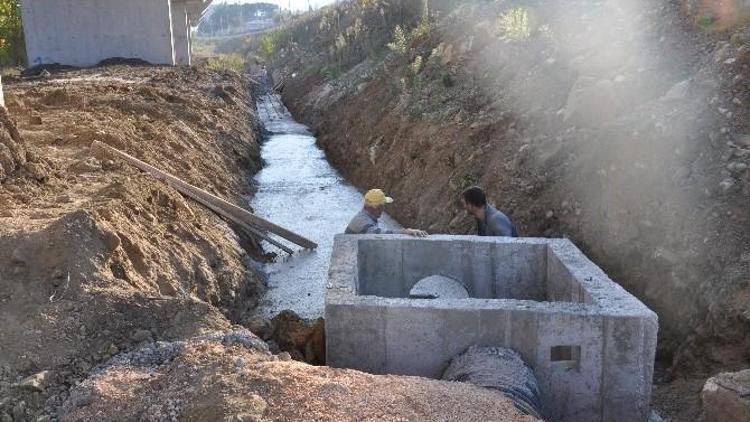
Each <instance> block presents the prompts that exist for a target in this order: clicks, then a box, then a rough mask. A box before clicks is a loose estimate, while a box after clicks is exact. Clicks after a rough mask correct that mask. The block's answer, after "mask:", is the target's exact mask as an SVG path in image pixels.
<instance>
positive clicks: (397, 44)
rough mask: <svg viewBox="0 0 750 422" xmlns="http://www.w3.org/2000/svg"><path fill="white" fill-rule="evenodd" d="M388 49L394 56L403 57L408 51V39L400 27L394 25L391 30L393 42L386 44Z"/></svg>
mask: <svg viewBox="0 0 750 422" xmlns="http://www.w3.org/2000/svg"><path fill="white" fill-rule="evenodd" d="M387 46H388V48H389V49H390V50H391V51H393V52H394V53H396V54H399V55H402V56H403V55H404V54H406V51H407V50H408V49H409V39H408V38H407V36H406V32H404V29H403V28H402V27H401V25H396V28H395V29H394V30H393V41H392V42H389V43H388V44H387Z"/></svg>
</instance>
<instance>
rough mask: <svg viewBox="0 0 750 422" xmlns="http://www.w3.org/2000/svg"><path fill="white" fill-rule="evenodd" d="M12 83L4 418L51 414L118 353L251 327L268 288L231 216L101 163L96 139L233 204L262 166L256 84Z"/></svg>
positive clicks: (4, 228) (1, 186) (190, 74)
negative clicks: (234, 325)
mask: <svg viewBox="0 0 750 422" xmlns="http://www.w3.org/2000/svg"><path fill="white" fill-rule="evenodd" d="M4 82H5V84H6V85H5V89H6V105H7V107H8V110H9V112H10V115H11V116H12V117H13V119H15V120H16V121H17V122H18V137H16V136H15V135H13V134H11V135H7V136H6V133H5V131H0V136H1V137H3V138H2V139H3V143H4V144H5V145H8V142H7V139H12V140H14V142H15V145H20V146H21V147H22V148H23V150H25V151H26V163H25V164H24V163H23V162H22V160H19V157H21V158H22V157H23V156H22V154H16V155H15V156H14V163H15V170H13V171H12V172H11V173H10V175H11V177H6V178H5V179H4V180H2V183H0V397H2V399H0V417H2V418H5V419H3V420H7V417H11V416H12V418H13V420H18V421H23V420H35V419H36V418H37V417H40V416H41V417H47V416H53V415H55V414H56V409H57V408H58V407H59V405H60V404H61V403H62V402H63V401H64V400H65V399H67V396H68V390H69V388H70V387H71V386H72V385H75V384H76V383H77V382H79V381H80V380H82V379H83V378H84V377H85V376H86V374H87V373H88V371H89V370H90V369H91V368H92V367H94V366H96V365H98V364H101V363H102V362H104V361H105V360H107V359H108V358H110V357H111V356H113V355H116V354H117V353H119V352H121V351H123V350H129V349H131V348H134V347H137V346H138V345H139V344H141V343H144V342H150V341H153V340H176V339H183V338H187V337H190V336H195V335H200V334H202V333H204V332H207V331H215V330H224V329H227V328H229V326H230V325H231V324H230V322H229V320H228V318H227V317H229V318H231V319H233V320H235V321H242V319H243V318H244V317H245V315H246V314H247V313H248V312H249V311H250V310H251V309H252V308H253V307H254V305H255V300H256V299H257V297H258V295H259V294H260V293H261V291H262V289H263V283H262V281H261V280H260V278H259V277H258V276H257V275H256V274H255V273H254V272H252V271H250V270H248V265H247V264H248V263H249V260H250V256H249V255H248V251H246V250H245V249H243V248H242V247H241V246H240V240H241V239H238V238H237V236H236V235H235V234H234V232H233V231H232V230H231V229H230V228H229V227H228V225H227V224H226V223H224V222H223V221H222V220H220V219H219V218H217V217H216V216H214V215H213V214H211V213H210V212H208V211H206V210H205V209H203V208H202V207H200V206H198V205H196V204H195V203H192V202H189V201H188V200H186V199H184V198H183V197H182V196H181V195H179V194H178V193H177V192H176V191H175V190H174V189H172V188H170V187H169V186H167V185H165V184H163V183H161V182H158V181H156V180H154V179H152V178H150V177H148V176H146V175H144V174H141V173H140V172H138V171H137V170H135V169H133V168H131V167H129V166H127V165H125V164H123V163H121V162H119V161H116V160H112V159H110V158H108V157H92V155H91V153H90V151H89V147H90V145H91V143H92V141H94V140H99V141H102V142H105V143H107V144H109V145H112V146H114V147H116V148H119V149H121V150H124V151H126V152H128V153H130V154H132V155H134V156H136V157H138V158H140V159H142V160H144V161H147V162H149V163H151V164H153V165H155V166H158V167H160V168H162V169H164V170H166V171H169V172H171V173H173V174H175V175H177V176H179V177H182V178H184V179H185V180H187V181H188V182H190V183H193V184H195V185H198V186H201V187H203V188H205V189H207V190H209V191H211V192H213V193H215V194H217V195H220V196H222V197H224V198H227V199H229V200H231V201H235V202H236V203H237V204H240V205H244V203H245V202H244V199H243V198H244V196H246V195H247V194H249V193H250V192H248V183H247V177H248V176H249V175H251V174H252V173H253V172H255V171H257V170H258V169H259V168H260V159H259V155H258V144H257V142H256V138H255V132H256V128H255V127H254V124H253V121H254V116H253V115H252V110H253V108H252V98H251V97H250V85H249V82H248V81H247V80H246V79H244V78H243V77H241V76H239V75H237V74H234V73H224V74H221V73H213V72H207V71H205V70H201V69H176V68H159V67H139V68H129V67H108V68H96V69H89V70H85V71H75V72H70V73H66V74H64V75H58V76H53V77H50V78H47V79H41V80H8V79H6V80H4ZM219 93H220V95H219ZM11 133H12V132H11ZM18 139H20V140H21V141H20V142H19V140H18ZM7 149H10V147H8V148H7ZM5 150H6V149H2V151H5ZM11 151H12V150H11ZM0 153H1V151H0ZM29 163H32V164H39V166H40V167H42V168H43V170H44V173H41V172H40V173H37V174H35V173H33V172H32V171H30V167H29ZM19 164H20V170H19ZM3 168H8V169H9V168H11V167H10V166H7V167H6V166H5V163H3ZM40 174H43V175H44V177H38V176H39V175H40ZM29 176H31V177H29ZM249 252H250V253H251V254H258V253H259V251H257V250H255V251H253V250H250V251H249ZM29 376H31V377H32V378H30V379H29V380H36V381H33V382H32V381H28V382H24V379H26V378H27V377H29ZM45 415H47V416H45Z"/></svg>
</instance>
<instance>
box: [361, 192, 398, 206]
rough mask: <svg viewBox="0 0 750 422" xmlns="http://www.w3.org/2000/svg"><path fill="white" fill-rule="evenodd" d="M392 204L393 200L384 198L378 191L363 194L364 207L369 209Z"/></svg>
mask: <svg viewBox="0 0 750 422" xmlns="http://www.w3.org/2000/svg"><path fill="white" fill-rule="evenodd" d="M392 202H393V198H391V197H388V196H385V193H383V191H382V190H380V189H370V190H369V191H367V193H366V194H365V205H369V206H371V207H379V206H381V205H385V204H390V203H392Z"/></svg>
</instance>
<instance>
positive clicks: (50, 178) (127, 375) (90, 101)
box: [0, 66, 524, 422]
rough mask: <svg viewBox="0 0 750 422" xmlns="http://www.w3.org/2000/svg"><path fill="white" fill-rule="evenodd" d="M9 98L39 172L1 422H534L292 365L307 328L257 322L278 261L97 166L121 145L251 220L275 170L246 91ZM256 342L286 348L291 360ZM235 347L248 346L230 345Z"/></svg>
mask: <svg viewBox="0 0 750 422" xmlns="http://www.w3.org/2000/svg"><path fill="white" fill-rule="evenodd" d="M4 84H5V87H4V88H5V95H6V105H7V108H8V110H9V112H10V115H11V117H12V118H13V119H14V120H15V122H16V124H17V127H18V129H19V135H20V139H21V142H20V144H21V146H22V148H23V149H24V150H25V155H26V159H27V160H28V162H27V163H26V164H25V165H23V166H20V167H19V168H18V169H17V170H16V171H15V172H12V173H11V174H9V175H8V177H7V178H5V180H4V181H3V182H2V184H0V420H1V421H2V422H7V421H26V420H39V421H53V420H58V419H62V420H97V419H98V420H124V419H127V420H133V419H142V420H172V419H174V418H179V419H181V420H238V421H244V420H258V419H268V420H289V419H293V418H297V417H302V415H314V416H315V418H316V420H368V419H369V420H376V419H377V420H380V419H392V420H396V419H404V418H406V419H410V420H428V419H445V420H452V419H456V418H465V419H483V420H489V419H491V420H524V419H523V418H522V417H520V416H519V415H518V413H517V412H516V411H515V410H514V408H513V407H512V406H511V405H510V404H509V402H508V401H507V400H506V399H505V398H504V397H503V396H502V395H501V394H500V393H497V392H491V391H485V390H482V389H479V388H477V387H473V386H469V385H462V384H449V383H444V382H439V381H429V380H425V379H420V378H409V377H391V376H388V377H384V376H372V375H367V374H362V373H358V372H355V371H347V370H334V369H330V368H325V367H313V366H310V365H308V364H306V363H303V362H290V361H289V358H290V354H289V353H286V352H281V353H280V354H279V347H281V348H287V347H295V345H296V346H298V347H302V348H303V349H304V347H305V341H308V340H307V338H308V337H309V333H308V332H307V331H305V330H306V329H307V326H305V324H304V323H302V322H300V321H299V320H298V318H295V317H294V316H293V315H292V316H289V315H286V314H283V315H282V316H280V319H279V320H277V321H276V322H275V323H276V329H275V330H274V331H273V333H269V332H268V329H269V327H268V321H260V322H259V321H258V320H257V319H255V318H253V317H252V311H253V310H254V308H255V306H256V304H257V301H258V298H259V297H260V295H261V294H262V293H263V291H264V289H265V285H264V281H263V277H262V274H261V273H260V272H259V271H257V270H256V268H258V267H259V263H260V262H264V261H267V260H268V259H271V258H272V257H271V256H267V255H264V253H263V251H261V250H260V249H259V247H258V244H257V243H256V241H255V240H254V239H249V238H244V237H239V236H238V235H237V234H236V233H235V231H234V230H232V228H231V227H230V226H229V225H228V224H227V223H226V222H224V221H223V220H221V219H220V218H219V217H217V216H215V215H213V214H212V213H211V212H209V211H207V210H206V209H204V208H203V207H202V206H200V205H197V204H196V203H194V202H191V201H190V200H188V199H186V198H184V197H183V196H181V195H180V194H179V193H178V192H177V191H175V190H174V189H173V188H171V187H169V186H168V185H167V184H165V183H163V182H161V181H157V180H155V179H153V178H152V177H151V176H148V175H146V174H144V173H141V172H140V171H138V170H136V169H134V168H132V167H130V166H129V165H127V164H125V163H123V162H121V161H119V160H117V159H114V158H113V157H108V156H106V155H103V154H93V153H92V151H91V149H90V146H91V144H92V142H93V141H94V140H98V141H101V142H104V143H106V144H108V145H110V146H113V147H115V148H118V149H120V150H122V151H125V152H127V153H129V154H131V155H133V156H135V157H137V158H139V159H141V160H144V161H146V162H148V163H149V164H152V165H154V166H156V167H158V168H160V169H162V170H165V171H168V172H170V173H171V174H173V175H175V176H177V177H180V178H182V179H183V180H185V181H187V182H189V183H191V184H193V185H196V186H198V187H201V188H203V189H206V190H208V191H210V192H212V193H214V194H215V195H218V196H220V197H222V198H225V199H227V200H229V201H231V202H234V203H236V204H238V205H240V206H243V207H247V203H248V199H249V198H250V197H251V196H252V194H253V188H252V184H251V183H250V180H251V176H252V175H253V174H254V173H255V172H257V171H258V170H259V169H260V167H261V160H260V157H259V130H258V127H257V120H256V116H255V112H254V98H253V96H252V94H251V92H252V88H253V86H252V85H251V82H250V81H249V79H248V78H247V77H244V76H241V75H239V74H236V73H233V72H223V73H222V72H218V73H217V72H211V71H208V70H206V69H205V68H202V67H197V68H171V67H128V66H112V67H99V68H93V69H87V70H78V71H69V72H66V73H60V74H53V75H50V76H47V77H44V76H42V77H40V78H26V79H6V80H4ZM94 155H96V156H94ZM3 164H5V163H3ZM11 164H12V163H11ZM8 168H10V167H8ZM242 325H245V326H249V327H251V328H253V329H254V330H255V331H256V332H259V333H261V334H262V335H264V337H266V338H269V337H271V336H275V337H274V339H275V340H276V341H275V342H273V341H272V342H270V343H269V344H272V347H271V350H272V351H273V352H276V353H277V354H272V353H271V352H269V351H268V350H269V349H268V346H267V345H266V343H264V342H263V341H261V340H259V339H258V338H257V337H256V336H255V335H253V334H251V333H250V332H249V331H247V330H246V329H243V328H242V327H241V326H242ZM279 327H284V328H279ZM229 330H235V331H233V332H239V333H240V334H237V335H236V336H235V337H232V338H240V339H241V340H237V341H236V342H235V343H236V344H235V343H232V342H229V343H228V342H227V341H218V342H217V341H216V339H217V338H220V339H224V340H226V334H222V333H227V332H228V331H229ZM217 333H218V334H217ZM285 333H289V334H288V336H287V338H286V340H284V339H283V338H280V337H284V335H285ZM211 335H213V336H214V337H210V336H211ZM197 336H204V337H203V338H204V339H205V338H206V337H205V336H209V337H210V339H209V340H201V341H199V340H190V339H192V338H195V337H197ZM216 336H218V337H216ZM222 336H225V337H222ZM294 336H298V337H300V336H301V338H302V340H301V343H299V344H296V343H295V338H294ZM211 339H213V340H211ZM155 341H158V342H166V343H154V342H155ZM318 343H319V341H318ZM165 350H167V351H171V352H169V353H171V354H169V353H167V352H165ZM139 351H140V352H139ZM164 353H167V354H166V355H165V354H164ZM292 355H296V356H299V357H300V358H301V356H302V355H301V354H299V353H292ZM155 356H156V357H155ZM164 356H167V357H168V359H162V358H164ZM159 357H161V358H159ZM128 359H130V360H128ZM118 362H119V364H118ZM123 362H125V363H129V366H127V365H126V366H123Z"/></svg>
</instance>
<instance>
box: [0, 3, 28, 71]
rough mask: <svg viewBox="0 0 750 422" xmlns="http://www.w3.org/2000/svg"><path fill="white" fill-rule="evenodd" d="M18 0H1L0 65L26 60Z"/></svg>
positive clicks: (15, 63)
mask: <svg viewBox="0 0 750 422" xmlns="http://www.w3.org/2000/svg"><path fill="white" fill-rule="evenodd" d="M19 3H20V2H19V1H18V0H0V67H7V66H18V65H22V64H24V62H25V56H26V54H25V53H26V47H25V45H24V41H23V26H22V23H21V9H20V5H19Z"/></svg>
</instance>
